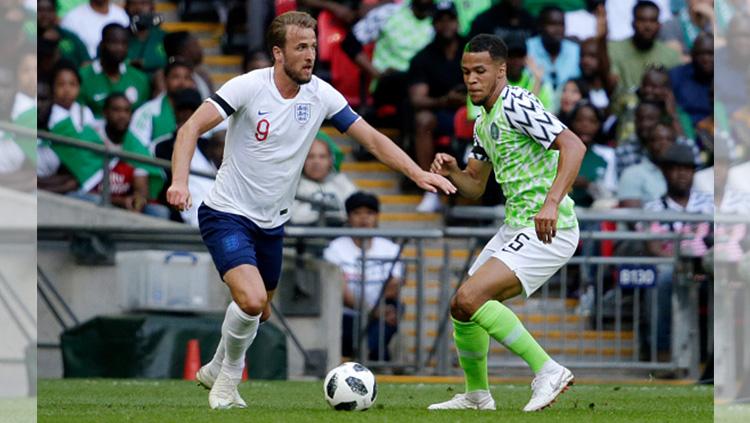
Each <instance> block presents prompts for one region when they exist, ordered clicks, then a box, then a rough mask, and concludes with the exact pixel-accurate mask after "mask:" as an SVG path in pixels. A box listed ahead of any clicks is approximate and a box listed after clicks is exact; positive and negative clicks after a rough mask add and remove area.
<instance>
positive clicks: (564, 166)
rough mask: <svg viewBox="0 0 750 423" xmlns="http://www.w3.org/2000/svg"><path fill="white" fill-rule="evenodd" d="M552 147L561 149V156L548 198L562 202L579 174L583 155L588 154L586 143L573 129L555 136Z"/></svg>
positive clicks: (556, 202)
mask: <svg viewBox="0 0 750 423" xmlns="http://www.w3.org/2000/svg"><path fill="white" fill-rule="evenodd" d="M552 148H554V149H555V150H559V151H560V157H559V159H558V162H557V176H556V177H555V181H554V182H553V183H552V187H550V190H549V192H548V193H547V200H548V201H553V202H554V203H555V204H560V202H561V201H562V200H563V199H564V198H565V196H566V195H567V194H568V192H570V190H571V188H572V187H573V183H574V182H575V180H576V176H578V171H579V170H580V168H581V162H582V161H583V156H584V155H585V154H586V145H584V144H583V141H581V139H580V138H578V136H577V135H576V134H574V133H573V131H571V130H570V129H565V130H564V131H562V132H560V134H559V135H558V136H557V138H555V142H554V143H553V144H552Z"/></svg>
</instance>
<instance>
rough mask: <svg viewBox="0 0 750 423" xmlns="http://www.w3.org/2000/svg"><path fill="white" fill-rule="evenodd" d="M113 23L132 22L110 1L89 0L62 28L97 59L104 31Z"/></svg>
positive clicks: (66, 19)
mask: <svg viewBox="0 0 750 423" xmlns="http://www.w3.org/2000/svg"><path fill="white" fill-rule="evenodd" d="M112 23H115V24H118V25H120V26H122V27H127V26H128V24H130V20H129V19H128V14H127V13H125V10H123V9H122V7H120V6H118V5H116V4H112V3H111V2H110V0H89V2H88V3H86V4H82V5H80V6H77V7H76V8H74V9H73V10H71V11H70V12H68V13H67V14H66V15H65V17H64V18H62V21H61V22H60V26H61V27H63V28H65V29H67V30H68V31H70V32H72V33H74V34H76V35H77V36H78V38H80V40H81V41H83V44H85V45H86V50H87V51H88V54H89V57H91V58H94V57H97V48H98V47H99V42H100V41H101V40H102V30H103V29H104V27H105V26H107V25H108V24H112ZM102 101H104V98H102Z"/></svg>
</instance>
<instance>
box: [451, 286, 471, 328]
mask: <svg viewBox="0 0 750 423" xmlns="http://www.w3.org/2000/svg"><path fill="white" fill-rule="evenodd" d="M472 308H473V302H472V300H471V298H470V296H469V295H468V294H467V293H466V290H463V289H459V290H458V292H456V295H454V296H453V298H452V299H451V315H452V316H453V318H455V319H456V320H459V321H462V322H468V321H469V320H470V319H471V315H472V314H473V309H472Z"/></svg>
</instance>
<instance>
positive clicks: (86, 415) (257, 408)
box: [3, 379, 714, 423]
mask: <svg viewBox="0 0 750 423" xmlns="http://www.w3.org/2000/svg"><path fill="white" fill-rule="evenodd" d="M322 385H323V384H322V382H261V381H259V382H251V383H244V384H242V385H241V387H240V392H241V394H242V396H243V397H244V398H245V400H246V401H247V402H248V406H249V407H248V408H247V409H245V410H227V411H214V410H211V409H209V407H208V393H207V391H205V390H203V389H201V388H198V387H197V386H195V385H193V384H192V383H190V382H183V381H163V380H159V381H146V380H71V379H68V380H44V381H40V383H39V401H38V416H39V420H38V421H39V422H75V423H84V422H97V423H100V422H131V421H132V422H180V423H189V422H201V423H206V422H222V423H226V422H263V423H267V422H284V423H287V422H295V423H296V422H326V423H327V422H344V421H346V422H351V421H357V422H360V421H362V422H410V423H411V422H430V423H440V422H471V423H477V422H485V421H486V422H499V423H505V422H542V421H544V422H550V421H552V422H572V421H574V422H579V421H584V422H606V423H614V422H628V423H630V422H643V421H654V422H680V423H687V422H699V421H705V422H708V421H712V420H713V411H714V406H713V393H712V389H711V388H710V387H703V386H663V385H654V384H646V385H576V386H574V387H573V388H572V389H571V390H569V391H568V392H566V393H565V394H564V395H563V396H562V397H560V399H559V400H558V401H557V403H556V404H555V405H554V407H553V408H551V409H548V410H545V411H542V412H540V413H534V414H525V413H523V412H522V411H521V408H522V407H523V405H524V404H525V403H526V401H527V400H528V398H529V392H530V391H529V387H528V385H511V384H507V385H505V384H504V385H496V386H493V388H492V394H493V396H494V397H495V400H496V401H497V406H498V410H497V411H495V412H487V411H485V412H479V411H450V412H428V411H427V410H426V409H425V408H426V407H427V405H429V404H430V403H432V402H437V401H443V400H446V399H449V398H451V397H452V396H453V394H455V393H456V392H457V390H458V389H463V387H462V386H459V385H444V384H443V385H439V384H381V385H380V386H379V387H378V388H379V389H378V399H377V401H376V404H375V405H374V407H373V408H372V409H370V410H368V411H366V412H355V413H350V412H343V411H339V412H337V411H333V410H332V409H330V408H329V407H328V405H327V404H326V403H325V401H324V399H323V387H322ZM3 421H4V420H3Z"/></svg>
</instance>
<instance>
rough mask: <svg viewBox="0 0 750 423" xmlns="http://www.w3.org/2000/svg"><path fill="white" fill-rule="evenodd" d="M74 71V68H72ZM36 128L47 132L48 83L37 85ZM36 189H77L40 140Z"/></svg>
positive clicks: (46, 143) (49, 96)
mask: <svg viewBox="0 0 750 423" xmlns="http://www.w3.org/2000/svg"><path fill="white" fill-rule="evenodd" d="M74 69H75V68H74ZM36 92H37V104H38V108H37V127H38V128H39V129H44V130H49V129H50V128H49V123H50V113H51V111H52V88H51V87H50V84H49V83H46V82H44V81H40V82H39V84H38V85H37V89H36ZM36 157H37V160H36V174H37V188H38V189H40V190H44V191H49V192H54V193H58V194H64V193H66V192H71V191H75V190H76V189H77V188H78V182H77V181H76V178H75V177H74V176H73V175H72V174H71V173H70V171H69V170H68V169H67V168H66V167H65V166H62V163H61V162H60V158H59V157H58V156H57V154H55V152H54V150H53V149H52V146H51V143H50V142H49V141H47V140H43V139H40V140H38V141H37V149H36Z"/></svg>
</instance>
